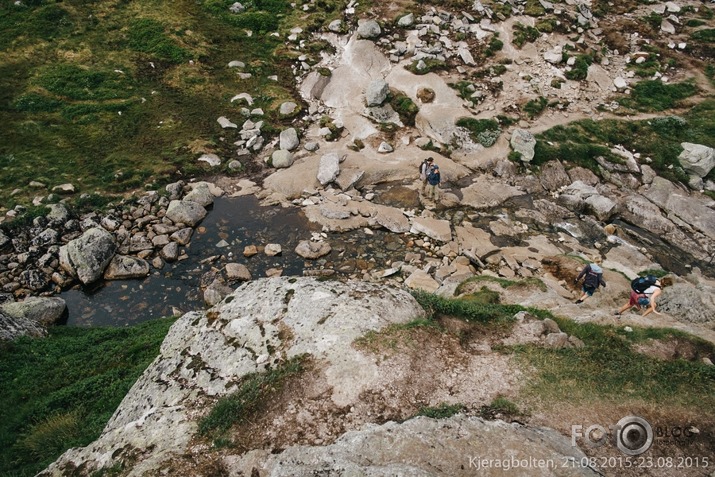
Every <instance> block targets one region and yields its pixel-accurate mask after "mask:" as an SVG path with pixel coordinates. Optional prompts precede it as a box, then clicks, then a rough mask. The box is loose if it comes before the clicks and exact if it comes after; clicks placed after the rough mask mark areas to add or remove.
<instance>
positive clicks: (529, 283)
mask: <svg viewBox="0 0 715 477" xmlns="http://www.w3.org/2000/svg"><path fill="white" fill-rule="evenodd" d="M483 282H489V283H496V284H498V285H499V286H501V287H502V288H504V289H509V288H523V287H536V288H538V289H539V290H541V291H543V292H545V291H546V290H547V288H546V284H545V283H544V282H542V281H541V280H540V279H538V278H526V279H524V280H508V279H506V278H499V277H490V276H489V275H476V276H474V277H470V278H468V279H466V280H464V281H463V282H462V283H460V284H459V286H458V287H457V289H456V290H455V291H454V294H455V295H461V294H462V293H464V292H465V291H466V289H467V288H468V287H469V286H470V285H471V284H473V283H483Z"/></svg>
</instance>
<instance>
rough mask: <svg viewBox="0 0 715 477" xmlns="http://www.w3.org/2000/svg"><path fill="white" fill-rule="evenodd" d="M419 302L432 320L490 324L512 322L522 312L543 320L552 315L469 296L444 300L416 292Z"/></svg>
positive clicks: (542, 311)
mask: <svg viewBox="0 0 715 477" xmlns="http://www.w3.org/2000/svg"><path fill="white" fill-rule="evenodd" d="M412 296H414V297H415V299H416V300H417V302H418V303H419V304H420V306H422V308H424V309H425V310H426V311H427V314H428V315H429V317H430V319H434V318H435V317H437V316H440V315H446V316H453V317H456V318H459V319H462V320H464V321H467V322H473V323H490V322H507V321H511V320H512V319H513V317H514V315H515V314H517V313H519V312H520V311H528V312H529V313H531V314H533V315H535V316H537V317H539V318H541V319H543V318H549V317H551V313H549V312H548V311H545V310H539V309H536V308H526V307H523V306H521V305H510V304H504V305H502V304H495V303H479V302H477V301H472V300H470V299H469V296H466V297H464V298H444V297H441V296H439V295H435V294H432V293H427V292H423V291H420V290H416V291H413V292H412Z"/></svg>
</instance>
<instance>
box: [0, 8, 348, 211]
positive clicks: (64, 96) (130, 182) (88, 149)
mask: <svg viewBox="0 0 715 477" xmlns="http://www.w3.org/2000/svg"><path fill="white" fill-rule="evenodd" d="M232 3H233V2H230V1H227V0H209V1H201V2H179V3H173V4H171V5H168V4H162V3H160V2H119V3H111V2H81V1H79V0H65V1H64V2H40V1H36V0H33V1H26V2H22V3H19V2H18V4H17V5H15V4H12V2H10V3H8V4H7V5H6V7H7V8H4V9H3V10H2V13H0V51H2V52H3V56H2V58H0V121H1V122H2V124H3V128H2V131H0V167H2V169H3V174H2V177H0V203H2V204H3V205H4V206H5V207H12V206H14V205H15V203H17V201H22V202H27V201H28V200H27V199H28V198H30V197H31V195H32V191H29V190H27V191H24V192H23V193H22V194H20V195H19V196H14V197H12V198H11V197H10V192H11V191H12V190H13V189H15V188H18V187H20V188H22V187H25V186H26V185H27V184H28V183H29V182H30V181H31V180H33V179H35V178H36V176H37V171H38V170H41V171H43V173H44V174H45V175H46V177H48V178H50V180H49V181H48V186H49V187H52V186H54V185H58V184H61V183H64V182H71V183H73V184H75V186H77V187H78V190H79V192H94V191H95V190H100V191H102V192H103V193H105V192H106V193H110V194H111V193H123V192H125V191H128V190H132V189H135V188H138V187H142V186H143V185H144V184H145V183H154V184H158V185H160V184H161V183H166V182H168V181H169V180H171V179H173V178H175V177H176V176H178V175H181V176H186V175H193V174H201V173H203V172H208V170H209V166H208V165H206V164H204V163H197V162H196V158H197V157H198V156H199V155H200V154H201V153H204V152H214V153H217V154H219V155H226V156H228V155H229V154H231V153H232V152H233V148H232V143H233V142H234V140H235V139H236V138H237V132H234V131H225V130H223V129H222V128H221V127H220V126H219V125H218V123H217V122H216V118H218V117H220V116H226V117H228V118H230V119H231V120H232V121H234V122H240V121H242V119H243V118H242V115H241V112H240V108H241V106H242V105H241V104H238V102H236V103H231V102H230V99H231V97H232V96H234V95H235V94H236V92H237V88H238V91H239V92H240V91H245V92H247V93H249V94H251V95H252V96H253V98H254V100H255V103H254V105H253V107H255V108H261V109H263V110H264V111H265V112H266V115H265V116H264V117H263V118H262V119H263V120H264V121H266V128H265V130H266V131H268V133H267V134H270V131H272V130H280V126H282V125H284V124H287V123H288V122H290V120H291V118H290V117H286V118H283V117H280V115H279V114H278V106H279V105H280V104H281V103H282V102H283V101H287V100H293V101H296V98H297V95H296V93H295V91H294V85H293V84H292V81H289V79H292V73H291V71H290V67H291V65H292V61H293V60H294V58H295V57H296V52H295V51H293V50H290V49H289V48H287V47H286V46H285V44H284V42H283V41H282V40H281V39H279V38H276V37H274V36H271V35H270V34H269V33H272V32H276V31H283V30H289V29H290V28H292V27H293V26H301V27H303V28H304V29H305V28H307V26H308V25H311V24H315V23H316V22H317V23H318V24H320V22H321V21H322V20H321V19H320V18H318V17H320V16H321V15H323V16H324V15H325V13H324V12H304V11H302V10H301V9H293V8H292V7H291V6H290V4H289V2H287V1H286V0H254V1H251V2H248V3H244V4H245V6H246V7H247V8H246V10H245V11H244V12H242V13H232V12H231V11H230V10H229V7H230V6H231V4H232ZM321 3H322V4H324V6H325V7H326V9H327V8H328V7H329V6H331V5H332V6H334V7H335V8H334V10H335V11H340V9H341V8H342V4H341V3H340V2H337V3H336V2H327V1H324V2H321ZM329 4H330V5H329ZM246 30H250V32H247V31H246ZM249 33H250V35H249ZM305 48H306V52H307V53H308V55H309V56H310V57H311V58H312V57H315V56H317V50H320V49H321V48H327V47H326V44H325V43H320V42H308V43H307V44H306V45H305ZM232 60H239V61H241V62H243V63H244V64H245V65H246V67H245V68H244V69H243V71H244V72H246V73H250V74H251V75H252V76H251V77H250V78H247V79H242V80H240V83H237V80H238V78H237V71H238V69H235V68H228V66H227V65H228V63H229V62H230V61H232ZM271 75H276V76H278V78H279V80H278V81H273V80H270V79H269V78H268V77H269V76H271ZM222 138H223V140H222ZM226 162H228V161H226Z"/></svg>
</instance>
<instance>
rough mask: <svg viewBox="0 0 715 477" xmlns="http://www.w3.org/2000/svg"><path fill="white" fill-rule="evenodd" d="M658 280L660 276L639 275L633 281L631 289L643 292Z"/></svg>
mask: <svg viewBox="0 0 715 477" xmlns="http://www.w3.org/2000/svg"><path fill="white" fill-rule="evenodd" d="M657 281H658V278H656V277H654V276H653V275H647V276H645V277H637V278H635V279H634V280H633V281H632V282H631V289H632V290H633V291H634V292H636V293H643V292H644V291H646V290H647V289H648V288H650V287H652V286H653V285H655V282H657Z"/></svg>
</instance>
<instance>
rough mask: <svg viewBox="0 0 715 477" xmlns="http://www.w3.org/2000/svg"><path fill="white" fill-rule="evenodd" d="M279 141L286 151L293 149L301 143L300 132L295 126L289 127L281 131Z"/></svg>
mask: <svg viewBox="0 0 715 477" xmlns="http://www.w3.org/2000/svg"><path fill="white" fill-rule="evenodd" d="M279 141H280V142H279V144H280V145H279V147H280V148H281V149H284V150H286V151H292V150H293V149H295V148H296V147H298V144H300V140H299V139H298V132H297V131H296V130H295V128H288V129H284V130H283V131H281V134H280V138H279Z"/></svg>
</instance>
